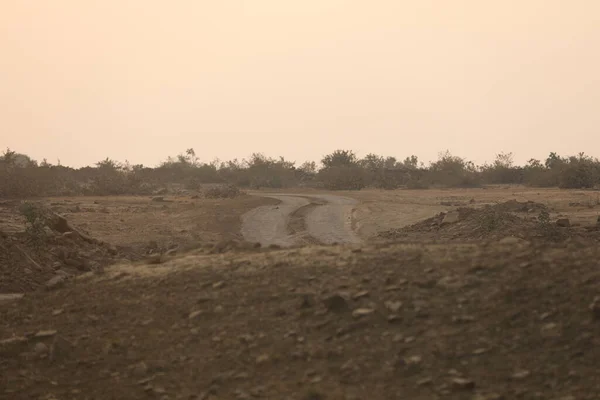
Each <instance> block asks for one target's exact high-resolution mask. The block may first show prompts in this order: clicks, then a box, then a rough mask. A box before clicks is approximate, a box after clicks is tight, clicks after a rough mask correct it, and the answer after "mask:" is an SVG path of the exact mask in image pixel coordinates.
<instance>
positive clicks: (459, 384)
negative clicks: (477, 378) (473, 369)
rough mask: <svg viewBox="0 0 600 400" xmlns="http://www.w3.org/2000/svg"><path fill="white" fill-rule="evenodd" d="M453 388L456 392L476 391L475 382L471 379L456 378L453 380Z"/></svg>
mask: <svg viewBox="0 0 600 400" xmlns="http://www.w3.org/2000/svg"><path fill="white" fill-rule="evenodd" d="M452 387H453V388H454V389H455V390H473V389H475V382H474V381H472V380H471V379H465V378H454V379H452Z"/></svg>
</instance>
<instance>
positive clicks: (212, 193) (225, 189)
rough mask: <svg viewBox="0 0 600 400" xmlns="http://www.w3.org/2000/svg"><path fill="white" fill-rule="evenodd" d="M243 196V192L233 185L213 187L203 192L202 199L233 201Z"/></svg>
mask: <svg viewBox="0 0 600 400" xmlns="http://www.w3.org/2000/svg"><path fill="white" fill-rule="evenodd" d="M243 194H244V192H242V191H241V190H240V189H239V188H238V187H237V186H234V185H222V186H214V187H211V188H209V189H206V190H205V191H204V197H205V198H207V199H234V198H236V197H239V196H241V195H243Z"/></svg>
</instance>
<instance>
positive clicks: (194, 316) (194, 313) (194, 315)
mask: <svg viewBox="0 0 600 400" xmlns="http://www.w3.org/2000/svg"><path fill="white" fill-rule="evenodd" d="M203 313H204V311H202V310H198V311H192V312H191V313H190V315H189V316H188V319H196V318H198V317H199V316H200V315H202V314H203Z"/></svg>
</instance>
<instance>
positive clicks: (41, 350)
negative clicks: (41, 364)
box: [33, 342, 50, 355]
mask: <svg viewBox="0 0 600 400" xmlns="http://www.w3.org/2000/svg"><path fill="white" fill-rule="evenodd" d="M33 350H34V351H35V352H36V353H37V354H39V355H43V354H47V353H48V352H49V351H50V349H49V348H48V346H46V344H44V343H42V342H39V343H36V344H35V347H34V348H33Z"/></svg>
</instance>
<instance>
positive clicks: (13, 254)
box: [0, 196, 276, 293]
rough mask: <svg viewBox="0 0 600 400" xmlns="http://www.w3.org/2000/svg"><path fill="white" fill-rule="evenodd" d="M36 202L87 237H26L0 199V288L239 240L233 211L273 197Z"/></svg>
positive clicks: (17, 288)
mask: <svg viewBox="0 0 600 400" xmlns="http://www.w3.org/2000/svg"><path fill="white" fill-rule="evenodd" d="M36 202H39V203H41V204H42V205H45V206H47V208H48V209H50V210H52V211H54V212H57V213H60V214H62V215H63V216H64V217H65V218H66V219H67V221H68V222H69V224H71V225H72V226H73V227H74V228H76V229H78V230H80V231H81V232H84V233H86V234H87V235H89V237H90V238H91V239H92V240H81V238H80V237H79V236H68V235H66V234H63V232H53V231H52V230H49V229H45V230H44V231H43V232H41V233H40V234H36V235H33V236H32V235H30V234H28V233H26V232H25V227H26V221H25V219H24V217H23V216H22V215H21V214H20V212H19V205H20V202H19V201H0V293H14V292H26V291H30V290H34V289H36V288H39V287H42V286H44V285H45V284H46V282H48V281H50V280H52V279H53V278H55V277H57V275H63V276H71V275H77V274H80V273H81V272H85V271H90V270H97V269H101V268H103V267H105V266H107V265H110V264H113V263H115V262H117V261H119V260H129V261H135V260H140V259H145V258H148V257H154V255H155V254H161V253H165V252H167V251H171V252H174V251H176V252H185V251H187V250H189V249H194V248H200V247H203V248H210V247H211V246H213V245H216V244H219V243H224V242H227V241H231V240H241V239H242V235H241V234H240V228H241V215H242V214H244V213H245V212H247V211H249V210H252V209H254V208H255V207H260V206H261V205H265V204H269V203H270V204H275V203H276V201H275V200H272V199H266V198H261V197H255V196H241V197H238V198H235V199H221V200H211V199H195V198H191V197H189V196H187V197H168V196H167V197H164V199H163V201H153V200H152V198H149V197H141V196H136V197H133V196H122V197H95V198H94V197H73V198H65V197H63V198H51V199H42V200H38V201H36ZM221 247H223V246H221Z"/></svg>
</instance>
